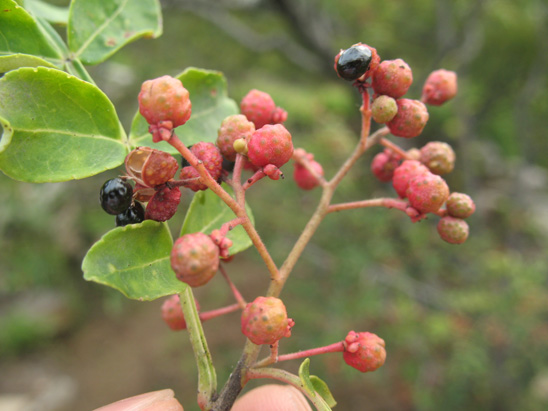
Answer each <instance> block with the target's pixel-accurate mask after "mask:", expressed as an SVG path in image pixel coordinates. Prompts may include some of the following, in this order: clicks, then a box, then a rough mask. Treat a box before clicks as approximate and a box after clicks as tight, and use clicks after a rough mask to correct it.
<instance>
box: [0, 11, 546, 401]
mask: <svg viewBox="0 0 548 411" xmlns="http://www.w3.org/2000/svg"><path fill="white" fill-rule="evenodd" d="M163 6H164V35H163V36H162V37H161V38H160V39H157V40H140V41H138V42H136V43H133V44H131V45H130V46H128V47H126V48H125V49H123V50H122V51H120V52H119V53H118V54H116V55H115V56H114V57H113V58H112V59H110V60H109V61H107V62H105V63H103V64H101V65H99V66H97V67H93V68H90V72H91V74H92V76H93V77H94V78H95V80H96V81H97V83H98V85H99V87H100V88H102V89H103V90H104V91H105V92H106V94H107V95H108V96H109V97H110V98H111V99H112V101H113V102H114V104H115V106H116V107H117V109H118V112H119V115H120V117H121V118H122V121H123V123H124V125H125V127H126V130H128V129H129V124H130V122H131V119H132V117H133V115H134V113H135V110H136V108H137V102H136V96H137V94H138V92H139V89H140V84H141V83H142V82H143V81H144V80H146V79H149V78H154V77H159V76H161V75H164V74H171V75H176V74H177V73H179V72H180V71H182V70H183V69H184V68H186V67H188V66H195V67H201V68H207V69H215V70H220V71H222V72H224V74H225V75H226V77H227V79H228V84H229V94H230V96H231V97H232V98H234V99H235V100H236V101H239V100H240V99H241V98H242V97H243V96H244V95H245V94H246V93H247V91H249V90H250V89H252V88H257V89H260V90H263V91H266V92H269V93H270V94H271V95H272V96H273V98H274V100H275V101H276V103H277V104H278V105H279V106H282V107H284V108H285V109H286V110H287V111H288V113H289V118H288V120H287V122H286V126H287V128H288V129H289V130H290V131H291V133H292V135H293V140H294V144H295V146H296V147H303V148H305V149H306V150H307V151H310V152H312V153H314V154H315V158H316V160H318V161H319V162H320V163H321V164H322V165H323V166H324V169H325V170H326V175H327V176H328V177H330V176H332V175H333V173H334V172H335V170H336V169H337V168H338V166H339V165H340V164H341V162H342V161H344V159H345V158H346V156H347V155H348V153H349V152H350V150H351V149H352V148H353V147H354V145H355V143H356V141H357V135H358V133H359V125H360V117H359V112H358V108H359V105H360V99H359V95H358V93H357V92H355V90H353V89H352V87H350V85H349V83H346V82H344V81H342V80H339V79H338V78H337V76H336V75H335V73H334V72H333V69H332V65H333V57H334V56H335V54H337V52H338V51H339V49H341V48H347V47H349V46H350V45H352V44H354V43H357V42H363V43H367V44H369V45H371V46H373V47H376V48H377V51H378V53H379V55H380V56H381V58H382V59H394V58H402V59H404V60H405V61H406V62H407V63H408V64H409V65H410V66H411V68H412V69H413V76H414V84H413V85H412V86H411V89H410V91H409V93H408V96H410V98H419V97H420V90H421V88H422V83H423V81H424V79H425V78H426V76H427V75H428V73H429V72H430V71H432V70H434V69H437V68H445V69H449V70H454V71H456V72H457V73H458V76H459V80H458V81H459V94H458V96H457V97H456V98H455V99H454V100H453V101H451V102H450V103H448V104H446V105H445V106H442V107H432V108H430V121H429V123H428V125H427V127H426V129H425V131H424V133H423V134H422V135H421V136H419V137H417V138H415V139H412V140H402V139H397V138H392V140H393V141H394V142H396V143H398V144H401V145H402V146H403V147H405V148H410V147H421V146H422V145H424V144H425V143H426V142H428V141H432V140H440V141H445V142H448V143H449V144H451V145H452V146H453V148H454V149H455V151H456V152H457V163H456V167H455V171H454V172H453V173H451V174H450V175H449V176H447V181H448V183H449V186H450V187H451V190H452V191H459V192H466V193H468V194H469V195H471V196H472V198H474V200H475V202H476V205H477V212H476V214H475V215H474V216H472V217H471V218H470V219H469V224H470V228H471V233H470V238H469V239H468V241H467V242H466V243H465V244H463V245H460V246H452V245H449V244H446V243H444V242H443V241H442V240H441V239H439V238H438V235H437V232H436V228H435V225H436V223H437V218H434V217H430V218H429V219H428V220H426V221H424V222H421V223H417V224H412V223H411V222H410V221H409V219H408V218H406V217H405V216H404V215H403V214H402V213H399V212H397V211H393V210H384V209H383V210H381V209H379V210H376V209H368V210H354V211H349V212H344V213H337V214H335V215H329V216H328V217H327V218H326V220H325V221H324V223H323V224H322V225H321V227H320V229H319V230H318V232H317V234H316V236H315V237H314V239H313V240H312V242H311V243H310V244H309V246H308V247H307V249H306V251H305V253H304V255H303V256H302V258H301V261H300V262H299V264H298V265H297V266H296V269H295V271H294V273H293V276H292V277H291V279H290V280H289V282H288V284H287V287H286V289H285V291H284V293H283V295H282V298H283V299H284V302H285V303H286V306H287V308H288V312H289V315H290V316H291V317H293V318H294V319H295V321H296V326H295V328H294V330H293V336H292V338H290V339H288V340H284V341H283V342H282V344H281V348H280V350H281V352H282V353H284V352H292V351H296V350H302V349H306V348H310V347H315V346H320V345H325V344H330V343H333V342H335V341H338V340H341V339H342V338H344V336H345V335H346V333H347V332H348V331H349V330H352V329H353V330H356V331H371V332H374V333H376V334H378V335H379V336H381V337H382V338H384V339H385V341H386V346H387V352H388V357H387V361H386V364H385V366H384V367H382V368H381V369H380V370H378V371H376V372H375V373H371V374H360V373H359V372H358V371H356V370H354V369H352V368H350V367H347V366H346V365H345V364H344V363H343V361H342V358H340V355H338V354H331V355H328V356H323V357H318V358H313V359H312V363H311V372H312V373H313V374H317V375H319V376H320V377H322V378H323V379H324V380H325V381H326V382H327V383H328V385H329V386H330V388H331V389H332V391H333V394H334V396H335V398H336V399H337V400H338V402H339V406H338V407H337V409H341V410H363V409H370V410H433V409H441V408H443V409H446V410H462V409H473V410H480V409H481V410H514V409H519V410H543V409H547V408H548V349H547V342H548V284H547V274H548V259H547V258H546V250H547V243H548V222H547V221H548V190H547V188H546V187H547V181H548V170H547V168H548V157H547V156H546V152H547V151H548V139H546V119H547V118H548V81H547V80H548V75H547V73H548V72H547V70H546V67H547V66H548V21H547V20H548V5H547V4H546V2H545V1H544V0H527V1H521V2H516V1H513V0H484V1H472V0H456V1H450V0H436V1H435V0H418V1H413V2H408V1H402V0H389V1H384V2H380V1H368V0H360V1H357V0H346V1H335V0H299V1H296V0H295V1H289V0H271V1H266V0H264V1H261V0H223V1H213V0H211V1H205V0H194V1H190V0H189V1H176V0H172V1H165V2H163ZM379 150H380V148H378V147H375V148H374V149H372V150H371V152H368V153H367V154H366V155H365V156H364V158H363V159H361V160H360V161H359V162H358V164H357V165H356V166H355V168H354V169H353V170H352V172H351V173H350V174H349V176H348V177H347V178H346V180H345V181H344V183H343V184H342V185H341V187H340V189H339V191H338V193H337V195H336V197H335V201H336V202H343V201H352V200H360V199H366V198H371V197H377V196H394V195H395V194H394V192H393V190H392V188H391V187H390V185H386V184H381V183H379V182H377V181H376V180H375V179H374V178H373V176H372V174H371V172H370V169H369V164H370V161H371V158H372V157H373V155H374V154H375V153H377V152H378V151H379ZM284 169H285V172H286V176H288V177H290V176H291V173H292V166H291V165H289V164H288V165H286V166H285V167H284ZM121 172H122V171H121V169H118V170H112V171H110V172H107V173H104V174H102V175H99V176H96V177H93V178H89V179H86V180H82V181H73V182H67V183H61V184H43V185H32V184H26V183H19V182H16V181H12V180H10V179H9V178H7V177H5V176H4V175H0V192H2V194H3V201H2V202H0V233H1V235H0V369H2V373H0V374H1V375H0V404H6V403H2V402H1V401H2V400H4V401H5V400H6V398H8V400H9V399H11V400H12V403H14V401H20V402H22V401H23V402H24V401H26V400H28V401H31V400H34V401H36V399H38V400H40V401H43V402H42V403H41V404H49V405H47V406H46V405H43V406H42V408H40V409H44V410H50V409H51V410H75V409H77V410H86V409H92V408H94V407H98V406H100V405H104V404H106V403H108V402H110V401H114V400H117V399H120V398H123V397H124V396H129V395H135V394H138V393H140V392H145V391H149V390H154V389H160V388H166V387H171V388H173V389H174V390H175V392H176V395H177V397H178V398H179V399H181V401H182V403H183V405H184V406H185V409H186V410H197V409H198V408H197V407H196V406H195V405H194V403H195V390H196V371H195V366H194V360H193V357H192V355H191V353H190V345H189V343H188V340H187V336H186V333H184V332H180V333H172V332H170V331H169V329H168V328H167V327H166V326H165V325H164V324H163V323H162V321H161V318H160V306H161V301H157V302H153V303H138V302H134V301H127V300H125V299H124V298H123V297H122V296H121V295H120V294H118V293H117V292H116V291H112V290H109V289H106V288H104V287H101V286H99V285H96V284H91V283H87V282H85V281H84V280H83V279H82V273H81V270H80V263H81V261H82V258H83V256H84V255H85V253H86V251H87V249H88V248H89V247H90V246H91V245H92V244H93V242H94V241H96V240H97V239H98V238H100V236H101V235H102V234H103V233H105V232H107V231H108V230H109V229H110V228H112V227H113V225H114V221H113V218H112V217H111V216H108V215H106V214H105V213H104V212H103V211H102V209H101V207H100V206H99V203H98V199H97V198H98V191H99V188H100V186H101V184H102V183H103V182H104V181H105V180H106V179H108V178H111V177H112V176H115V175H117V174H119V173H121ZM318 198H319V192H317V191H312V192H302V191H300V190H298V189H297V188H296V186H295V184H294V183H293V182H292V179H291V178H286V179H285V180H283V181H277V182H274V181H270V180H268V181H262V182H261V183H260V184H257V186H255V187H254V188H253V189H252V190H251V191H250V192H249V194H248V200H249V203H250V205H251V207H252V208H253V211H254V214H255V220H256V226H257V228H258V230H259V232H260V234H261V235H262V237H263V239H264V241H265V243H266V244H267V246H268V247H269V249H270V251H271V253H272V255H273V257H274V259H275V260H276V262H278V263H279V264H281V262H282V261H283V259H284V257H285V256H286V255H287V253H288V252H289V250H290V247H291V244H292V243H294V241H295V240H296V239H297V237H298V235H299V233H300V230H301V229H302V228H303V227H304V224H305V223H306V221H307V220H308V218H309V216H310V215H311V213H312V211H313V209H314V207H315V204H316V202H317V200H318ZM190 199H191V195H190V194H188V193H187V194H186V196H185V197H184V198H183V202H182V204H181V206H180V212H179V214H180V215H178V216H176V217H175V219H174V220H175V221H174V224H173V225H172V227H173V231H174V232H177V231H178V229H179V227H180V223H181V222H182V220H183V218H184V216H183V214H184V209H185V207H186V206H187V205H188V203H189V201H190ZM227 269H228V271H229V273H230V275H231V277H232V278H233V280H234V282H235V283H236V284H237V285H238V287H240V288H241V290H242V292H243V294H244V297H245V298H247V299H248V300H251V299H253V298H254V297H255V296H256V295H258V294H262V293H264V290H265V289H266V287H267V284H268V275H267V272H266V269H265V268H264V267H263V266H262V265H261V262H260V259H259V258H258V255H257V254H256V253H255V252H254V251H253V250H248V251H247V252H245V253H243V254H241V255H238V256H237V257H236V259H235V260H234V262H233V263H231V264H230V265H228V266H227ZM197 296H198V299H199V300H200V304H201V306H202V309H212V308H215V307H219V306H221V305H224V304H229V303H231V302H232V300H231V297H230V295H229V293H228V290H227V289H226V286H225V284H224V283H223V281H222V280H221V278H216V279H215V280H214V281H212V282H211V284H210V285H208V287H205V288H203V289H199V290H197ZM204 328H205V331H206V335H207V336H208V337H209V338H210V346H211V349H212V352H213V359H214V362H215V365H216V366H218V375H219V381H220V384H222V383H223V382H224V381H225V380H226V378H227V377H228V375H229V373H230V370H231V367H232V366H233V365H234V364H235V363H236V361H237V359H238V358H239V352H240V350H241V347H242V345H243V342H244V338H243V336H242V335H241V334H240V331H239V316H238V315H237V314H232V315H230V316H229V317H227V318H226V319H220V320H219V319H217V320H212V321H211V322H210V323H206V324H205V325H204ZM265 355H266V352H265ZM284 366H286V367H287V368H288V369H290V370H292V371H295V370H296V369H297V368H298V364H297V363H295V364H288V365H284ZM250 386H256V383H251V384H250ZM44 393H46V394H44ZM47 393H49V396H48V395H47ZM54 393H55V394H56V396H55V395H53V394H54ZM29 398H30V399H29ZM51 398H53V400H52V399H51ZM47 401H49V402H47ZM48 406H49V408H47V407H48ZM0 408H1V407H0ZM6 409H7V408H6ZM13 409H14V410H15V409H16V408H13Z"/></svg>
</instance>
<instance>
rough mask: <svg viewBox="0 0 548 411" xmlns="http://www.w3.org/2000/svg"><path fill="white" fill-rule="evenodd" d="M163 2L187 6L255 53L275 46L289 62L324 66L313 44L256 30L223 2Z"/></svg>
mask: <svg viewBox="0 0 548 411" xmlns="http://www.w3.org/2000/svg"><path fill="white" fill-rule="evenodd" d="M162 3H163V5H164V7H165V8H177V9H181V10H187V11H188V12H190V13H192V14H194V15H196V16H198V17H200V18H202V19H204V20H206V21H208V22H210V23H212V24H214V25H215V26H216V27H218V28H219V29H220V30H222V31H224V32H225V33H226V34H227V35H228V36H230V37H231V38H233V39H234V40H236V41H237V42H238V43H240V44H242V45H243V46H244V47H246V48H248V49H250V50H252V51H253V52H255V53H263V52H265V51H272V50H277V51H279V52H280V53H282V54H284V55H285V57H286V58H287V59H288V60H290V61H291V62H292V63H294V64H295V65H297V66H299V67H300V68H301V69H304V70H306V71H308V72H318V71H321V70H322V69H325V68H326V67H325V66H326V65H325V63H323V61H325V57H324V56H322V55H321V53H320V52H319V51H318V50H319V49H314V48H312V50H309V49H307V48H305V47H303V46H301V45H299V44H298V43H296V42H295V41H293V40H292V39H290V38H289V37H288V36H286V35H284V34H283V33H278V34H276V35H263V34H261V33H258V32H256V31H254V30H252V29H251V28H249V27H248V26H246V25H245V24H244V23H243V22H242V21H240V20H238V19H236V18H235V17H233V16H232V15H231V14H230V13H229V10H228V9H227V7H224V6H223V3H224V2H217V1H213V0H164V1H163V2H162ZM323 52H325V50H324V51H323ZM331 54H333V53H330V57H329V60H328V61H329V62H331V59H332V58H333V56H331Z"/></svg>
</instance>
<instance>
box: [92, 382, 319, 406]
mask: <svg viewBox="0 0 548 411" xmlns="http://www.w3.org/2000/svg"><path fill="white" fill-rule="evenodd" d="M255 410H261V411H289V410H291V411H312V408H310V406H309V405H308V402H307V401H306V399H305V397H304V395H303V394H302V393H301V392H300V391H299V390H297V389H296V388H294V387H291V386H288V385H277V384H268V385H263V386H261V387H258V388H255V389H253V390H251V391H249V392H248V393H247V394H245V395H244V396H242V397H241V398H240V399H238V401H236V403H235V404H234V407H232V411H255ZM95 411H184V410H183V406H182V405H181V404H180V403H179V401H177V399H176V398H175V394H174V392H173V390H170V389H166V390H160V391H154V392H149V393H146V394H141V395H137V396H135V397H130V398H126V399H124V400H120V401H117V402H114V403H112V404H109V405H105V406H104V407H100V408H97V409H96V410H95Z"/></svg>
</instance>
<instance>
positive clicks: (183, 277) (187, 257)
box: [171, 233, 219, 287]
mask: <svg viewBox="0 0 548 411" xmlns="http://www.w3.org/2000/svg"><path fill="white" fill-rule="evenodd" d="M171 268H172V269H173V271H175V275H176V276H177V278H178V279H179V280H180V281H182V282H184V283H187V284H188V285H190V286H191V287H199V286H202V285H204V284H206V283H208V282H209V280H211V279H212V278H213V276H214V275H215V273H217V269H218V268H219V247H218V246H217V245H216V244H215V243H214V242H213V240H212V239H211V237H210V236H208V235H206V234H204V233H192V234H185V235H183V236H182V237H180V238H178V239H177V241H175V244H174V245H173V248H172V250H171Z"/></svg>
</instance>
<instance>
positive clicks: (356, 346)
mask: <svg viewBox="0 0 548 411" xmlns="http://www.w3.org/2000/svg"><path fill="white" fill-rule="evenodd" d="M343 345H344V351H343V358H344V361H345V362H346V363H347V364H348V365H350V366H351V367H354V368H355V369H357V370H359V371H361V372H369V371H375V370H376V369H378V368H380V367H381V366H382V365H383V364H384V361H385V360H386V350H385V348H384V347H385V344H384V340H383V339H382V338H380V337H378V336H377V335H376V334H373V333H368V332H361V333H357V332H354V331H350V332H349V333H348V335H347V336H346V338H345V339H344V341H343Z"/></svg>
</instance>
